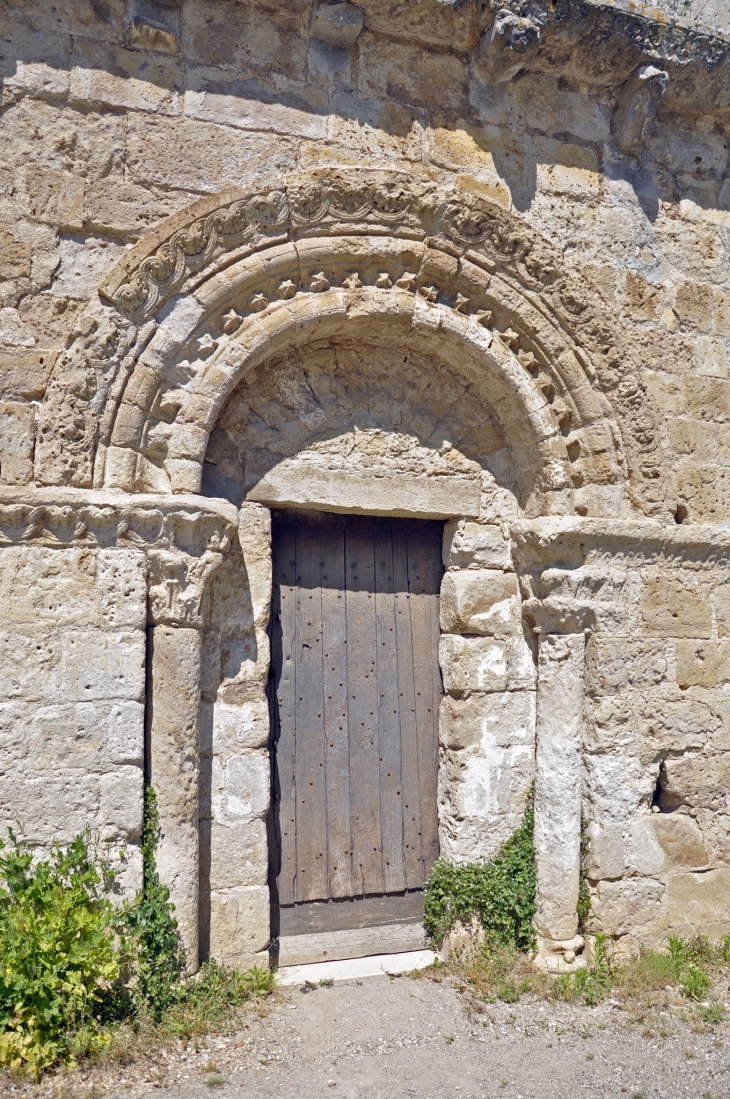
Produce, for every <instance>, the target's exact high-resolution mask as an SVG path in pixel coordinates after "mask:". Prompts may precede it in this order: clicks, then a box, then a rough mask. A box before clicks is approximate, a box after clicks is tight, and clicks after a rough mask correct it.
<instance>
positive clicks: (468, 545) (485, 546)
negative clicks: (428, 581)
mask: <svg viewBox="0 0 730 1099" xmlns="http://www.w3.org/2000/svg"><path fill="white" fill-rule="evenodd" d="M444 565H445V566H446V568H454V567H458V568H472V569H478V568H489V569H509V568H510V567H511V560H510V550H509V544H508V542H507V540H506V539H505V537H504V535H503V534H502V531H501V529H500V527H498V526H494V525H492V524H481V523H470V522H468V521H465V520H464V519H458V520H452V522H450V523H446V524H445V525H444Z"/></svg>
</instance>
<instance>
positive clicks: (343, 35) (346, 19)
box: [310, 3, 364, 49]
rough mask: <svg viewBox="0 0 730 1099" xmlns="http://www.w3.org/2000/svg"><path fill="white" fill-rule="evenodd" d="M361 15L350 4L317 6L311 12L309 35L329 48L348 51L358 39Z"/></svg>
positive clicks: (360, 28)
mask: <svg viewBox="0 0 730 1099" xmlns="http://www.w3.org/2000/svg"><path fill="white" fill-rule="evenodd" d="M363 18H364V17H363V13H362V10H361V9H360V8H356V7H355V5H354V4H350V3H336V4H317V5H316V7H315V8H314V11H313V12H312V25H311V29H310V34H311V36H312V38H316V39H317V40H318V41H320V42H326V43H327V44H328V45H329V46H341V47H343V48H345V49H349V48H350V46H354V45H355V42H356V41H357V39H358V36H359V34H360V31H361V30H362V24H363Z"/></svg>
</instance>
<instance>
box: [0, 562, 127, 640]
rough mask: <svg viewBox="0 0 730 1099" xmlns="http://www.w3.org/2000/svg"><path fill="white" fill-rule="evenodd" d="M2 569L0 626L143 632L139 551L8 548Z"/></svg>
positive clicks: (0, 581)
mask: <svg viewBox="0 0 730 1099" xmlns="http://www.w3.org/2000/svg"><path fill="white" fill-rule="evenodd" d="M2 564H3V568H2V570H1V571H0V620H2V621H5V622H8V623H15V624H17V625H21V624H27V625H29V626H33V625H39V624H45V625H48V626H79V627H84V626H97V627H100V628H108V629H124V628H132V629H135V628H136V629H140V630H143V629H144V627H145V624H146V621H147V617H146V616H147V587H146V581H145V571H146V566H145V558H144V554H143V553H142V552H141V551H140V550H133V549H100V550H95V549H90V548H89V547H80V548H72V549H55V548H52V547H46V546H32V545H31V546H22V547H21V546H8V547H6V548H5V549H4V550H3V559H2Z"/></svg>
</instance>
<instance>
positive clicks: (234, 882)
mask: <svg viewBox="0 0 730 1099" xmlns="http://www.w3.org/2000/svg"><path fill="white" fill-rule="evenodd" d="M200 828H201V832H200V836H201V861H202V854H203V852H204V850H205V847H206V837H207V838H208V839H209V850H210V856H209V857H210V871H209V880H210V888H211V889H212V890H214V891H215V890H224V889H235V888H237V887H239V886H245V887H250V886H265V885H266V877H267V873H268V867H269V846H268V838H267V835H266V822H265V821H263V820H253V821H246V822H240V823H238V824H228V825H221V824H218V823H217V822H216V821H201V822H200ZM208 833H209V835H208Z"/></svg>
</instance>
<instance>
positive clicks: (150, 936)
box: [121, 785, 185, 1022]
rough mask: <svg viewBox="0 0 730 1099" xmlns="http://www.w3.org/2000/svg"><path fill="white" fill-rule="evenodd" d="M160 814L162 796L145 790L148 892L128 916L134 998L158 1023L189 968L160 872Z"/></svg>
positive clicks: (124, 912) (126, 908)
mask: <svg viewBox="0 0 730 1099" xmlns="http://www.w3.org/2000/svg"><path fill="white" fill-rule="evenodd" d="M159 837H160V814H159V810H158V808H157V796H156V794H155V791H154V788H153V787H152V786H150V785H147V786H146V787H145V798H144V826H143V830H142V866H143V872H142V873H143V879H142V891H141V892H140V893H139V894H138V895H137V897H136V898H135V899H134V901H133V902H132V904H129V905H125V906H124V908H123V910H122V914H121V919H122V926H123V930H124V932H126V934H124V938H123V943H124V948H125V953H126V954H127V956H128V958H129V961H130V963H131V966H132V969H133V971H134V973H135V974H136V983H135V985H134V988H133V993H132V996H133V999H134V1001H135V1006H136V1009H137V1011H138V1012H139V1011H141V1010H142V1009H143V1008H144V1010H145V1011H146V1012H147V1014H148V1015H149V1016H150V1018H151V1019H152V1020H153V1021H154V1022H158V1021H159V1020H160V1018H161V1017H162V1015H163V1013H164V1012H165V1011H166V1010H167V1009H168V1008H169V1007H170V1006H171V1005H172V1004H173V1003H175V1001H176V1000H177V998H178V996H179V994H180V976H181V974H182V971H183V969H184V967H185V952H184V950H183V945H182V941H181V939H180V932H179V930H178V926H177V920H176V919H175V916H174V906H173V904H172V903H171V901H170V890H169V889H168V887H167V886H166V885H163V884H162V882H161V881H160V876H159V874H158V872H157V860H156V854H157V846H158V843H159Z"/></svg>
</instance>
